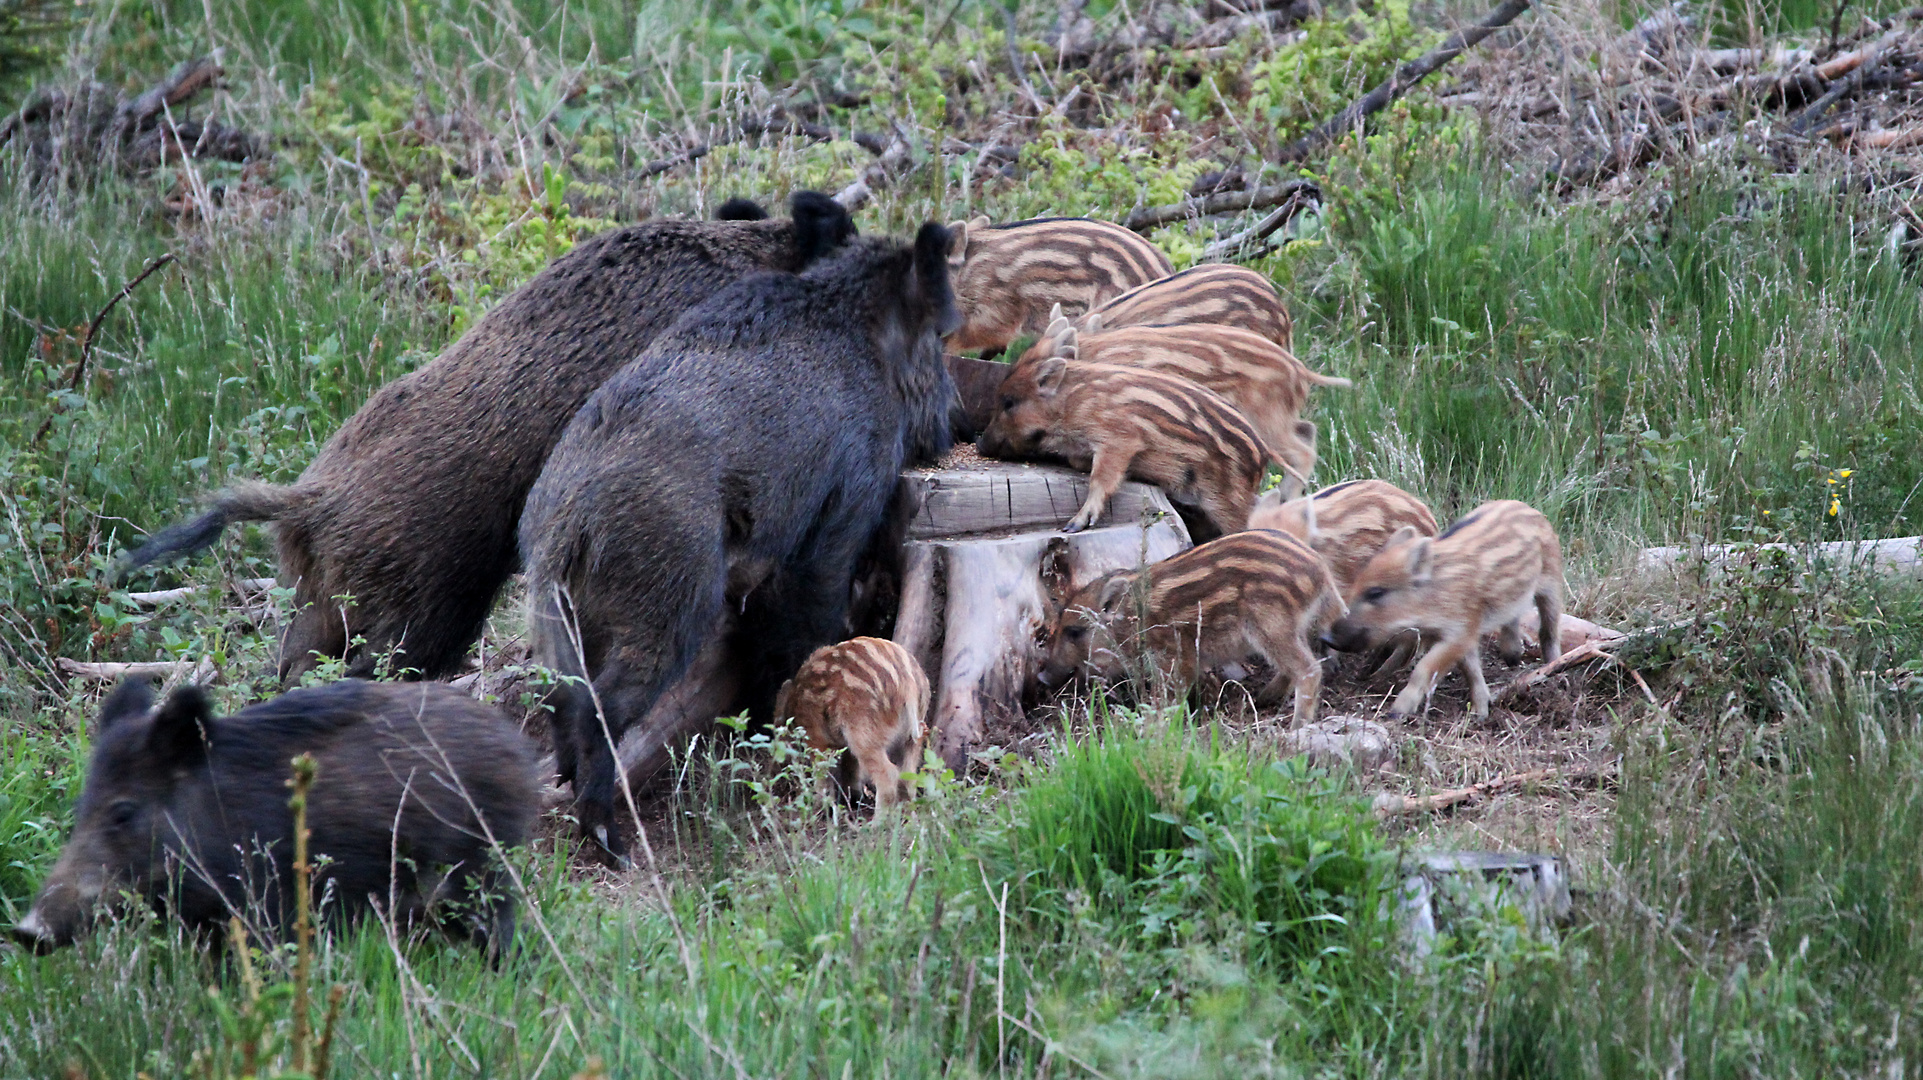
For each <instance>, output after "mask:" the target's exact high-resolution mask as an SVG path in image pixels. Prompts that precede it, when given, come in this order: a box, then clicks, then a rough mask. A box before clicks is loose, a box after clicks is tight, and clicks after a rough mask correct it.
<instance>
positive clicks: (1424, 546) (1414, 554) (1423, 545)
mask: <svg viewBox="0 0 1923 1080" xmlns="http://www.w3.org/2000/svg"><path fill="white" fill-rule="evenodd" d="M1402 529H1409V526H1407V525H1404V526H1403V527H1402ZM1402 529H1397V530H1396V532H1397V533H1398V534H1400V533H1401V532H1402ZM1409 531H1411V532H1414V531H1415V530H1414V529H1409ZM1435 569H1436V553H1435V541H1434V540H1432V539H1430V538H1429V537H1427V536H1423V537H1418V538H1417V539H1416V542H1415V543H1414V544H1411V545H1410V546H1409V584H1411V585H1427V584H1428V583H1429V578H1430V576H1431V575H1433V574H1434V573H1435Z"/></svg>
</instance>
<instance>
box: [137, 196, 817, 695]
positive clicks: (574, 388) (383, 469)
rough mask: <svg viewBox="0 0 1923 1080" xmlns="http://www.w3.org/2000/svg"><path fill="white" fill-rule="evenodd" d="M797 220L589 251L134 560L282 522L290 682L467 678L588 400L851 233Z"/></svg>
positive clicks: (610, 237) (543, 276)
mask: <svg viewBox="0 0 1923 1080" xmlns="http://www.w3.org/2000/svg"><path fill="white" fill-rule="evenodd" d="M749 205H752V204H749ZM736 212H740V213H745V212H746V211H745V210H739V209H737V211H736ZM793 213H794V217H793V219H792V220H778V221H777V220H770V221H739V220H737V221H712V222H709V221H654V222H645V223H643V224H640V225H633V226H629V227H627V228H623V229H616V230H612V231H609V232H605V233H602V234H600V235H598V236H593V237H590V238H588V239H586V240H583V241H581V242H580V243H579V244H578V245H576V246H575V248H574V250H573V251H571V252H569V253H568V254H567V255H564V256H562V257H561V258H559V259H557V260H555V261H554V262H553V263H552V264H550V265H549V266H548V267H547V268H546V269H545V270H543V271H541V273H540V274H538V275H536V276H535V278H534V279H533V280H532V281H530V282H528V283H527V284H526V285H523V286H522V287H521V288H519V289H517V290H516V291H515V292H514V293H513V295H511V296H509V297H508V298H507V299H506V300H503V301H502V302H501V303H500V304H499V305H497V306H496V307H495V308H494V309H493V310H492V311H490V312H488V314H487V315H486V316H485V317H484V318H482V319H481V321H480V322H479V323H477V324H476V325H475V326H474V328H473V329H472V330H469V331H468V332H467V333H466V334H464V335H462V336H461V339H460V340H459V341H456V342H455V343H454V344H453V345H450V346H449V347H448V348H447V350H446V351H445V352H443V353H442V354H441V355H440V357H439V358H437V359H436V360H434V361H433V362H432V363H430V364H428V365H427V366H426V367H423V368H421V369H420V370H419V371H417V372H414V373H413V374H411V375H407V376H404V377H403V378H400V379H396V380H395V381H394V382H392V383H389V384H388V385H387V386H385V387H383V388H381V390H380V391H379V392H377V393H376V394H375V395H374V396H373V397H371V398H369V399H368V401H367V403H366V404H365V405H363V406H362V407H361V409H360V411H359V412H356V413H355V414H354V415H353V416H352V417H351V418H349V419H348V421H347V423H346V424H344V425H342V426H341V429H340V430H339V431H337V432H335V433H334V436H333V437H332V438H330V439H329V440H327V444H326V445H325V446H323V447H321V451H320V453H319V455H317V456H316V457H315V458H314V461H313V463H312V464H310V465H309V466H308V467H307V471H306V472H304V473H302V474H301V477H300V479H299V480H298V481H296V482H295V483H293V484H291V485H285V486H281V485H269V484H238V485H235V486H234V487H232V488H229V489H228V490H226V491H224V492H222V493H221V494H219V495H217V496H215V498H214V500H213V506H212V508H211V509H209V510H208V511H207V512H206V513H205V514H203V515H201V516H200V517H198V518H195V519H194V520H192V521H188V522H184V523H182V524H179V525H175V526H173V527H171V528H168V529H166V530H163V531H162V532H161V533H159V534H158V535H156V536H155V537H154V538H153V539H152V540H150V541H149V542H148V543H147V544H146V545H145V546H144V547H142V548H141V549H140V550H138V551H136V552H134V553H133V554H132V555H130V556H128V557H127V560H126V566H127V568H132V567H136V566H140V565H143V564H146V563H152V562H158V561H160V560H162V559H168V558H173V557H176V556H179V555H182V554H185V553H188V552H192V551H197V550H200V549H201V548H204V547H207V546H208V545H210V544H212V543H213V542H214V541H215V540H216V539H218V538H219V536H220V533H221V531H222V530H223V529H225V528H226V527H227V526H228V525H229V524H231V523H233V522H236V521H272V522H274V523H275V526H276V537H275V539H276V542H277V545H278V548H279V553H280V568H281V578H282V580H283V581H285V582H287V583H288V584H290V585H292V586H293V588H294V599H295V603H296V605H297V606H298V612H297V614H296V615H295V617H294V619H293V621H292V623H291V624H290V625H289V627H288V629H287V633H286V636H285V637H284V638H283V640H282V643H281V665H280V671H281V677H282V680H283V682H288V683H291V682H293V681H294V680H296V679H298V678H299V677H300V675H301V674H302V673H303V672H305V671H307V670H308V669H310V668H311V667H313V666H314V664H315V663H316V662H317V660H318V658H321V657H347V659H348V660H349V666H348V670H349V672H350V673H354V674H364V673H368V672H371V671H372V670H373V668H374V665H375V664H376V663H377V662H378V661H379V659H380V658H381V657H382V656H383V655H385V654H387V653H389V652H390V651H395V650H398V651H399V652H400V654H401V655H400V657H399V658H398V660H397V662H396V664H395V666H396V667H398V668H405V669H413V670H417V671H419V672H420V673H421V674H422V675H423V676H425V677H427V678H438V677H441V676H445V675H449V674H452V673H453V672H455V671H456V670H458V669H459V667H460V665H461V663H462V660H463V659H464V657H465V656H466V653H467V649H468V646H470V645H472V644H473V642H474V639H475V638H476V637H477V636H478V635H479V633H480V629H481V624H482V622H483V621H484V620H485V619H486V618H487V614H488V611H489V609H490V608H491V607H492V606H493V602H494V596H495V593H496V592H497V591H498V590H499V589H500V587H501V585H502V584H503V583H504V582H505V581H506V580H507V578H508V575H510V574H511V573H513V572H514V570H515V568H516V549H515V525H516V523H517V522H518V521H519V520H520V516H521V506H522V503H523V502H524V501H525V499H526V497H527V492H528V488H529V487H530V486H532V485H533V483H534V480H535V477H536V476H538V475H539V474H540V471H541V465H542V463H543V462H544V461H546V460H547V456H548V452H549V451H550V450H551V449H552V448H553V446H554V444H555V442H556V441H557V440H558V439H559V438H560V437H561V432H562V429H563V428H564V427H565V426H566V425H567V422H568V420H569V419H570V418H571V417H572V416H573V415H574V413H575V412H576V410H578V409H579V408H580V407H581V403H582V402H584V401H586V400H587V397H588V395H589V394H591V393H593V392H594V389H595V388H596V387H598V386H600V385H601V383H602V382H603V381H605V380H606V379H607V378H608V376H610V375H612V374H614V372H616V371H618V370H620V369H621V367H622V365H624V364H626V363H628V362H629V361H631V360H633V359H634V358H635V357H636V356H637V355H639V354H640V353H641V351H642V350H643V349H645V348H646V347H647V345H648V343H649V342H651V341H653V340H654V338H655V337H656V335H658V334H660V333H661V332H662V331H663V330H666V329H667V328H668V326H669V325H670V324H671V323H673V322H674V320H675V319H676V318H677V317H679V316H680V315H681V313H682V312H684V311H686V310H687V309H688V308H690V307H693V306H694V305H695V304H697V303H699V302H700V301H702V300H704V299H706V298H707V297H708V296H710V295H711V294H713V293H714V292H715V291H717V290H719V289H720V288H722V287H723V286H725V285H727V284H729V283H731V282H733V281H735V280H737V279H739V278H741V277H742V276H744V275H747V274H752V273H756V272H760V271H767V270H783V271H794V270H800V269H801V268H802V267H804V266H806V265H807V264H809V263H810V262H813V261H814V260H815V259H817V258H819V257H821V256H822V255H824V254H826V253H827V252H829V251H832V250H834V249H835V248H837V247H839V246H840V245H841V244H843V243H845V242H846V241H847V240H848V238H849V237H851V236H853V235H854V232H855V228H854V223H853V222H852V221H851V220H850V219H849V217H848V214H847V212H846V211H845V210H843V209H842V208H841V207H840V206H839V205H837V204H836V203H835V202H834V200H833V199H830V198H828V197H827V196H825V195H819V194H816V193H814V192H800V193H798V194H796V195H795V197H794V200H793ZM342 596H347V597H351V598H352V599H351V602H348V603H346V604H345V605H343V604H342V603H339V602H337V601H336V599H335V598H336V597H342ZM356 638H359V639H362V641H363V644H360V645H358V646H355V645H353V644H352V643H353V641H354V639H356ZM350 652H351V655H350Z"/></svg>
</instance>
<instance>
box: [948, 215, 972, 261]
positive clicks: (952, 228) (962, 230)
mask: <svg viewBox="0 0 1923 1080" xmlns="http://www.w3.org/2000/svg"><path fill="white" fill-rule="evenodd" d="M967 261H968V222H966V221H951V222H949V223H948V266H949V268H950V269H953V270H960V269H961V268H962V264H963V263H965V262H967Z"/></svg>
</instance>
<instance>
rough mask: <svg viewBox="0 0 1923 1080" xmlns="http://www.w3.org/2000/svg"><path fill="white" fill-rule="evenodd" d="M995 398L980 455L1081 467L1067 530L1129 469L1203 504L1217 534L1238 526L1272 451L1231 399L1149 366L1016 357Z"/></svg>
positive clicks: (1088, 517) (1086, 521) (1179, 497)
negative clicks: (1082, 492)
mask: <svg viewBox="0 0 1923 1080" xmlns="http://www.w3.org/2000/svg"><path fill="white" fill-rule="evenodd" d="M1000 398H1001V400H1000V402H999V404H998V406H997V408H996V410H995V417H994V419H993V420H991V421H989V424H988V429H987V430H986V431H984V432H982V437H981V439H980V440H979V443H980V446H981V452H982V453H984V454H987V455H989V456H990V457H998V458H1022V457H1038V456H1046V457H1058V458H1061V459H1063V460H1065V461H1067V462H1068V463H1069V464H1070V465H1072V466H1074V467H1075V468H1077V469H1082V470H1085V471H1087V473H1088V498H1087V500H1086V501H1084V502H1083V503H1082V508H1081V509H1080V510H1079V511H1077V512H1076V514H1075V516H1074V517H1072V518H1070V519H1069V521H1068V524H1066V525H1064V526H1063V527H1062V531H1064V532H1080V531H1081V530H1083V529H1086V528H1088V527H1089V526H1090V525H1093V524H1095V522H1096V520H1097V519H1098V518H1100V517H1101V516H1102V510H1103V509H1104V508H1105V507H1107V505H1108V500H1109V497H1110V496H1112V495H1114V494H1115V489H1116V488H1118V487H1120V486H1121V483H1122V481H1123V479H1125V478H1127V477H1134V478H1135V479H1137V480H1140V481H1143V482H1144V483H1149V484H1155V485H1156V486H1158V487H1160V488H1161V489H1162V490H1163V491H1165V492H1167V493H1168V497H1169V498H1170V499H1173V500H1175V501H1176V502H1179V503H1182V504H1184V505H1187V506H1192V507H1194V508H1196V509H1198V510H1200V511H1201V513H1202V515H1203V517H1204V518H1205V519H1206V524H1207V525H1209V526H1210V527H1212V528H1214V529H1215V530H1216V532H1217V533H1230V532H1235V531H1237V530H1239V529H1241V528H1242V527H1243V526H1244V525H1245V524H1246V523H1247V522H1248V520H1249V509H1250V507H1251V506H1252V505H1253V504H1254V502H1255V491H1256V487H1257V486H1258V485H1259V484H1260V483H1261V482H1262V473H1263V470H1264V469H1265V468H1266V466H1267V465H1268V462H1269V460H1270V457H1271V454H1270V451H1269V448H1268V446H1267V445H1265V444H1264V443H1263V441H1262V439H1261V437H1260V436H1259V435H1257V434H1256V432H1255V429H1254V428H1253V427H1251V426H1250V425H1249V422H1248V421H1247V420H1246V419H1244V418H1243V416H1242V414H1241V413H1239V412H1237V411H1236V409H1235V406H1233V405H1230V404H1229V403H1228V402H1226V401H1224V400H1222V399H1221V398H1220V397H1218V396H1217V395H1216V394H1214V393H1213V392H1211V391H1210V390H1208V389H1207V388H1206V387H1203V386H1200V385H1197V384H1196V383H1192V382H1190V381H1188V380H1187V379H1182V378H1177V377H1176V376H1174V375H1164V374H1162V373H1160V372H1156V371H1144V370H1142V369H1140V368H1125V367H1116V366H1113V365H1110V364H1083V363H1078V362H1075V361H1070V360H1064V359H1062V358H1060V357H1047V358H1044V359H1042V360H1039V361H1036V362H1033V363H1026V362H1025V363H1020V364H1016V365H1015V367H1014V370H1012V371H1011V372H1009V375H1008V378H1006V379H1004V380H1002V387H1001V391H1000Z"/></svg>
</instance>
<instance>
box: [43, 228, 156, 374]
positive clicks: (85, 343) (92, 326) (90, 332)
mask: <svg viewBox="0 0 1923 1080" xmlns="http://www.w3.org/2000/svg"><path fill="white" fill-rule="evenodd" d="M175 258H177V256H176V255H174V253H173V252H171V251H169V252H167V253H166V254H164V255H161V256H159V257H157V258H155V259H154V260H153V261H152V262H150V263H148V264H147V268H146V269H145V270H142V271H141V272H140V273H138V274H136V275H134V279H133V280H132V281H129V282H128V283H126V284H125V285H122V286H121V287H120V291H119V292H117V293H115V294H113V299H111V300H108V301H107V306H105V307H103V308H101V309H100V311H99V312H98V313H97V314H96V315H94V317H93V321H92V322H90V323H88V324H87V334H86V336H85V337H83V338H81V339H80V359H79V360H77V361H75V362H74V365H73V374H72V375H70V376H68V378H67V389H69V390H79V389H80V382H81V380H82V379H84V378H86V375H87V361H88V360H90V359H91V358H92V357H93V342H94V337H95V336H96V335H97V334H99V333H100V324H101V323H103V322H106V321H107V316H108V314H109V313H111V312H112V311H113V309H114V308H115V307H116V306H117V305H119V303H120V302H121V301H122V300H125V299H126V298H127V297H128V296H130V295H132V293H133V291H134V290H135V289H137V288H139V287H140V283H141V282H143V281H145V280H147V279H148V278H149V277H152V276H153V273H154V271H156V270H158V269H160V268H161V267H163V266H166V265H167V264H168V263H170V262H173V261H174V259H175Z"/></svg>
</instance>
